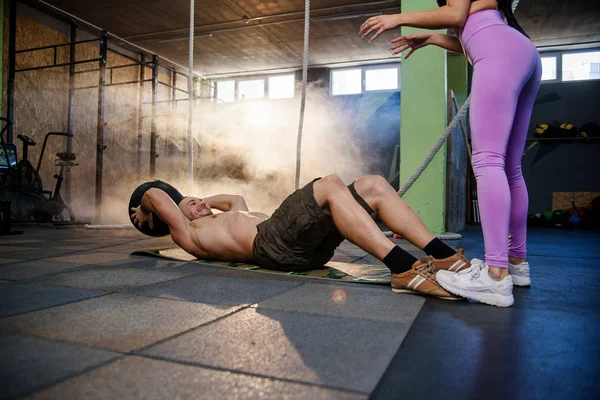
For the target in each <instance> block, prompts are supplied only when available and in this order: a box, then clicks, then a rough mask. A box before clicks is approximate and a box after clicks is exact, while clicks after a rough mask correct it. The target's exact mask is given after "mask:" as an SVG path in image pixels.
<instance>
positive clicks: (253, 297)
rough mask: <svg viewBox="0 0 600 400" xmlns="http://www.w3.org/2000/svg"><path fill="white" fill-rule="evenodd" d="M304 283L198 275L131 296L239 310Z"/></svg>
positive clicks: (143, 289) (160, 284)
mask: <svg viewBox="0 0 600 400" xmlns="http://www.w3.org/2000/svg"><path fill="white" fill-rule="evenodd" d="M301 284H302V282H300V281H275V280H264V281H263V280H256V279H239V278H231V277H221V276H210V275H195V276H190V277H187V278H184V279H178V280H174V281H169V282H163V283H159V284H156V285H151V286H147V287H143V288H139V289H134V290H131V291H129V292H128V293H132V294H137V295H143V296H152V297H160V298H166V299H177V300H184V301H192V302H196V303H206V304H222V305H228V306H239V305H247V304H253V303H257V302H259V301H262V300H265V299H268V298H269V297H273V296H276V295H278V294H281V293H283V292H285V291H287V290H290V289H292V288H294V287H297V286H299V285H301Z"/></svg>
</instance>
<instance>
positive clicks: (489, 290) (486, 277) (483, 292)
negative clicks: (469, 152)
mask: <svg viewBox="0 0 600 400" xmlns="http://www.w3.org/2000/svg"><path fill="white" fill-rule="evenodd" d="M511 3H512V1H511V0H498V1H495V0H473V1H471V0H447V1H446V0H438V4H439V6H440V7H439V8H437V9H433V10H429V11H423V12H409V13H403V14H395V15H379V16H376V17H372V18H369V19H368V20H367V21H365V23H364V24H363V25H362V26H361V28H360V32H359V34H361V35H362V36H363V38H364V37H367V36H369V35H370V34H373V36H372V37H371V38H370V40H369V41H373V40H374V39H375V38H377V37H378V36H379V35H380V34H381V33H382V32H384V31H386V30H388V29H393V28H397V27H400V26H411V27H416V28H428V29H443V28H449V29H450V28H456V29H457V30H458V38H456V37H452V36H449V35H443V34H439V33H429V32H426V33H417V34H413V35H407V36H401V37H398V38H396V39H394V40H392V41H391V42H390V44H391V45H392V46H391V48H390V50H392V51H394V54H398V53H400V52H402V51H404V50H407V49H410V52H409V53H408V54H407V56H406V58H408V57H409V56H410V55H411V54H412V53H413V52H414V51H416V50H418V49H420V48H422V47H425V46H427V45H435V46H439V47H442V48H444V49H447V50H450V51H454V52H461V53H465V55H466V56H467V59H468V60H469V62H470V63H471V64H472V65H473V80H472V85H471V109H470V114H469V116H470V124H471V135H472V142H473V143H472V144H473V159H472V164H473V171H474V172H475V176H476V178H477V194H478V198H479V208H480V213H481V225H482V229H483V237H484V242H485V262H483V261H481V260H477V259H474V260H473V262H472V267H471V268H470V269H468V270H465V271H461V272H460V273H452V272H448V271H439V272H438V273H437V280H438V282H439V283H440V285H441V286H442V287H444V288H445V289H446V290H448V291H449V292H452V293H454V294H457V295H460V296H463V297H466V298H469V299H472V300H475V301H480V302H482V303H486V304H491V305H495V306H501V307H508V306H511V305H512V304H513V303H514V297H513V294H512V289H513V283H514V284H515V285H519V286H526V285H529V284H530V283H531V282H530V278H529V264H528V263H527V260H526V229H527V226H526V224H527V211H528V203H529V201H528V194H527V187H526V186H525V181H524V179H523V175H522V172H521V157H522V155H523V150H524V148H525V139H526V137H527V130H528V127H529V121H530V119H531V112H532V109H533V104H534V101H535V97H536V95H537V91H538V89H539V86H540V81H541V75H542V66H541V60H540V55H539V53H538V51H537V49H536V48H535V46H534V45H533V44H532V43H531V41H530V40H529V38H528V37H527V35H526V33H525V32H524V31H523V28H521V26H520V25H519V24H518V22H517V20H516V19H515V17H514V15H513V12H512V9H511ZM505 19H506V21H507V22H505Z"/></svg>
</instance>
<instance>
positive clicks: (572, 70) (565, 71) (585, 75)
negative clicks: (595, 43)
mask: <svg viewBox="0 0 600 400" xmlns="http://www.w3.org/2000/svg"><path fill="white" fill-rule="evenodd" d="M592 79H600V51H591V52H587V53H572V54H563V56H562V80H563V81H566V82H568V81H587V80H592Z"/></svg>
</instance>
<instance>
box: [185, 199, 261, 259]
mask: <svg viewBox="0 0 600 400" xmlns="http://www.w3.org/2000/svg"><path fill="white" fill-rule="evenodd" d="M268 218H269V216H268V215H266V214H263V213H259V212H248V211H228V212H223V213H219V214H214V215H209V216H206V217H203V218H199V219H197V220H194V221H192V222H191V223H190V229H191V230H192V231H191V232H190V233H191V236H192V241H193V244H194V245H193V247H190V246H181V244H180V243H177V244H179V245H180V246H181V247H182V248H183V249H184V250H185V251H187V252H188V253H190V254H192V255H194V256H196V257H197V258H202V259H208V260H223V261H238V262H241V261H253V259H254V255H253V252H252V244H253V243H254V238H255V237H256V234H257V230H256V226H257V225H258V224H260V223H261V222H262V221H264V220H266V219H268ZM186 247H190V248H186Z"/></svg>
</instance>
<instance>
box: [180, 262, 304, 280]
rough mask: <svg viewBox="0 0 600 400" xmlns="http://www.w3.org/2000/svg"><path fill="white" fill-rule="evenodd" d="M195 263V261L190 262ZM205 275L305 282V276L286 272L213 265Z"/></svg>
mask: <svg viewBox="0 0 600 400" xmlns="http://www.w3.org/2000/svg"><path fill="white" fill-rule="evenodd" d="M190 264H195V263H190ZM207 275H210V276H222V277H225V278H240V279H256V280H260V281H280V282H297V283H306V282H307V281H309V280H307V278H304V277H300V276H294V275H286V274H274V273H262V272H255V271H252V270H250V271H245V270H243V269H240V268H223V267H215V270H214V271H213V272H209V273H208V274H207Z"/></svg>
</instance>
